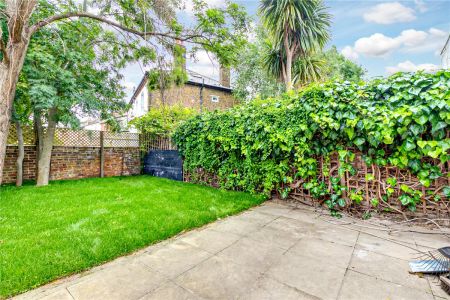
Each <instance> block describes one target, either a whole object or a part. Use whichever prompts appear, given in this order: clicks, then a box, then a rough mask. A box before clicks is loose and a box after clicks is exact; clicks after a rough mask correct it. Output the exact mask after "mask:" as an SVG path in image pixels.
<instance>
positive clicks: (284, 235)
mask: <svg viewBox="0 0 450 300" xmlns="http://www.w3.org/2000/svg"><path fill="white" fill-rule="evenodd" d="M304 236H306V235H305V234H303V233H294V234H293V233H290V232H286V231H284V230H280V229H279V228H276V227H275V226H273V227H272V226H271V225H270V224H269V225H268V226H265V227H263V228H261V229H259V230H257V231H255V232H252V234H250V235H248V236H247V237H248V238H250V239H252V240H255V241H260V242H264V243H268V244H272V245H275V246H277V247H280V248H283V249H285V250H288V249H289V248H291V247H292V246H293V245H294V244H295V243H297V241H298V240H299V239H300V238H302V237H304Z"/></svg>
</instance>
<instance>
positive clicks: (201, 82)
mask: <svg viewBox="0 0 450 300" xmlns="http://www.w3.org/2000/svg"><path fill="white" fill-rule="evenodd" d="M187 73H188V75H189V80H188V81H186V82H185V83H184V84H186V85H192V86H198V87H201V86H203V87H205V88H209V89H212V90H217V91H222V92H228V93H231V92H232V91H233V89H231V88H229V87H224V86H222V85H220V83H219V82H218V81H217V80H215V79H212V78H210V77H207V76H203V75H201V74H199V73H197V72H194V71H191V70H187ZM195 79H198V81H196V80H195ZM147 80H148V72H145V74H144V76H143V77H142V80H141V82H139V85H138V86H137V88H136V90H135V91H134V93H133V95H132V96H131V99H130V104H133V103H134V101H135V100H136V98H137V97H138V96H139V94H140V93H141V92H142V90H143V89H144V87H145V85H146V84H147Z"/></svg>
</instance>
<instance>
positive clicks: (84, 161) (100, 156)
mask: <svg viewBox="0 0 450 300" xmlns="http://www.w3.org/2000/svg"><path fill="white" fill-rule="evenodd" d="M22 131H23V138H24V146H25V160H24V179H25V180H27V179H34V178H35V174H36V157H37V151H38V149H37V147H36V135H35V132H34V129H33V128H32V127H29V126H25V127H24V128H23V129H22ZM17 144H18V139H17V132H16V128H15V126H13V125H11V126H10V130H9V135H8V140H7V156H6V160H5V170H4V172H3V175H4V176H3V177H4V180H3V182H5V183H7V182H14V181H15V177H16V169H15V161H16V158H17V155H18V152H17ZM53 146H54V147H53V151H52V159H51V170H50V178H51V179H52V180H53V179H69V178H70V179H71V178H85V177H104V176H118V175H134V174H139V173H140V166H141V155H140V147H139V146H140V138H139V134H138V133H131V132H107V131H97V130H75V129H71V128H57V129H56V132H55V137H54V144H53Z"/></svg>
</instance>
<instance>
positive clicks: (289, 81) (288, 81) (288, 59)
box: [285, 52, 292, 91]
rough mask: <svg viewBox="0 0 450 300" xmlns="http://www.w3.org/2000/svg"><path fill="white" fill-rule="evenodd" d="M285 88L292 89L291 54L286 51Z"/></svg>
mask: <svg viewBox="0 0 450 300" xmlns="http://www.w3.org/2000/svg"><path fill="white" fill-rule="evenodd" d="M285 83H286V90H287V91H290V90H292V54H291V53H289V52H288V53H286V82H285Z"/></svg>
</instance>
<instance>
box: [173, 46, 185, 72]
mask: <svg viewBox="0 0 450 300" xmlns="http://www.w3.org/2000/svg"><path fill="white" fill-rule="evenodd" d="M175 45H176V46H177V47H173V66H174V67H175V68H176V67H179V66H181V68H182V69H183V71H186V47H185V46H184V44H183V41H182V40H179V39H175Z"/></svg>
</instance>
